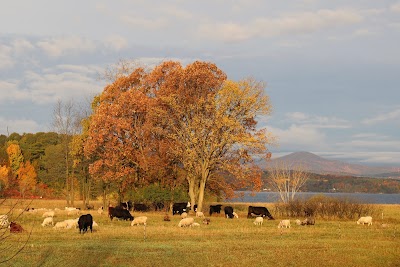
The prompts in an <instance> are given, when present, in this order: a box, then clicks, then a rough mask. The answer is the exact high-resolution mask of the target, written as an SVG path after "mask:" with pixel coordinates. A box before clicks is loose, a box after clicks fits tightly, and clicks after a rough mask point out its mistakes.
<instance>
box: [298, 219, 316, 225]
mask: <svg viewBox="0 0 400 267" xmlns="http://www.w3.org/2000/svg"><path fill="white" fill-rule="evenodd" d="M314 224H315V218H314V217H307V218H305V219H304V221H302V222H301V225H314Z"/></svg>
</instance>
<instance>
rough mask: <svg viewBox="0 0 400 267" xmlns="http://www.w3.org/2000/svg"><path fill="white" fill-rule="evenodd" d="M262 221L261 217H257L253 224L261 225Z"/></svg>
mask: <svg viewBox="0 0 400 267" xmlns="http://www.w3.org/2000/svg"><path fill="white" fill-rule="evenodd" d="M263 221H264V219H263V217H257V218H256V219H255V220H254V222H253V223H254V224H255V225H262V224H263Z"/></svg>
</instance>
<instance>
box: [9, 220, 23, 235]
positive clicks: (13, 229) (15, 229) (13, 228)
mask: <svg viewBox="0 0 400 267" xmlns="http://www.w3.org/2000/svg"><path fill="white" fill-rule="evenodd" d="M23 231H24V228H22V226H21V225H19V224H18V223H16V222H10V232H11V233H22V232H23Z"/></svg>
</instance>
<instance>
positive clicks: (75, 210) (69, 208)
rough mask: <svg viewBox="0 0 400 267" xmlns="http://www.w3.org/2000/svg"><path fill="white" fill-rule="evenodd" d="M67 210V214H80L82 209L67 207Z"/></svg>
mask: <svg viewBox="0 0 400 267" xmlns="http://www.w3.org/2000/svg"><path fill="white" fill-rule="evenodd" d="M65 210H66V211H67V214H68V215H70V214H75V215H79V213H80V212H81V210H80V209H79V208H73V207H65Z"/></svg>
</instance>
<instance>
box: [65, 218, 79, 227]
mask: <svg viewBox="0 0 400 267" xmlns="http://www.w3.org/2000/svg"><path fill="white" fill-rule="evenodd" d="M78 220H79V218H76V219H69V220H65V221H64V222H65V223H66V226H65V228H67V229H71V228H77V227H78Z"/></svg>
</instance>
